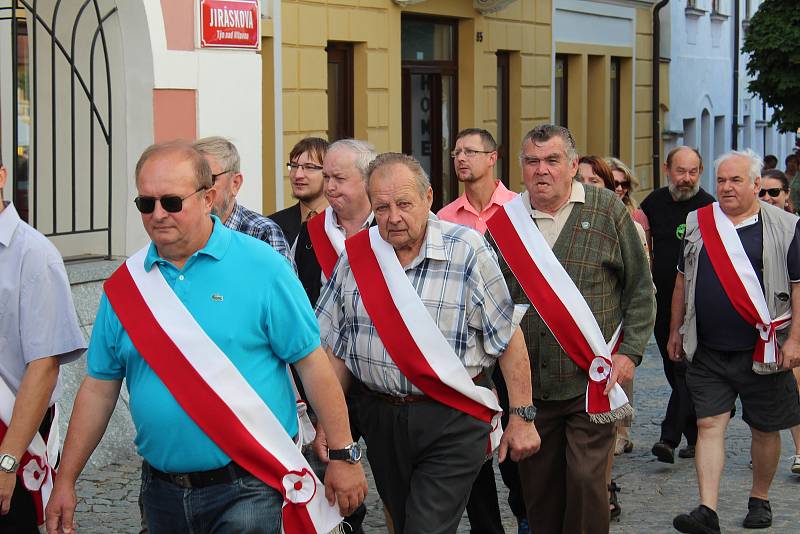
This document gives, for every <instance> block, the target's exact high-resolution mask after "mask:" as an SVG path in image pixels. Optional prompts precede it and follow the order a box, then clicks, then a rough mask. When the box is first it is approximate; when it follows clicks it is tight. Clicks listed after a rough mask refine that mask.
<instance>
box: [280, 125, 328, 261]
mask: <svg viewBox="0 0 800 534" xmlns="http://www.w3.org/2000/svg"><path fill="white" fill-rule="evenodd" d="M327 150H328V142H327V141H326V140H324V139H320V138H319V137H306V138H304V139H301V140H300V141H299V142H298V143H297V144H296V145H294V147H293V148H292V151H291V152H289V163H287V164H286V166H287V167H288V168H289V181H290V183H291V184H292V196H293V197H294V198H296V199H297V204H294V205H292V206H289V207H288V208H286V209H283V210H280V211H278V212H275V213H273V214H272V215H270V216H269V218H270V219H272V220H273V221H275V222H276V223H277V224H278V226H280V227H281V230H283V235H284V236H286V240H287V241H288V242H289V245H291V244H292V243H294V240H295V239H296V238H297V234H298V233H299V232H300V225H301V224H303V222H304V221H307V220H308V219H309V218H310V217H313V216H314V215H316V214H317V213H319V212H321V211H322V210H324V209H325V207H326V206H327V205H328V201H327V200H326V199H325V195H324V193H323V179H322V160H323V159H324V158H325V152H327Z"/></svg>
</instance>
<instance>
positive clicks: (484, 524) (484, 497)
mask: <svg viewBox="0 0 800 534" xmlns="http://www.w3.org/2000/svg"><path fill="white" fill-rule="evenodd" d="M492 382H493V383H494V387H495V389H496V390H497V397H498V400H499V402H500V407H501V408H503V417H502V419H501V424H502V425H503V427H504V428H505V426H506V425H507V424H508V389H507V388H506V382H505V380H504V379H503V373H502V372H501V371H500V366H499V365H496V366H495V368H494V371H493V372H492ZM500 475H501V476H502V477H503V483H504V484H505V485H506V487H507V488H508V505H509V506H510V507H511V512H512V513H513V514H514V517H516V518H521V517H525V503H524V502H523V500H522V487H521V486H520V482H519V470H518V469H517V462H515V461H513V460H511V458H507V459H506V461H505V462H503V463H502V464H500ZM467 516H468V517H469V525H470V532H471V533H472V534H505V530H504V529H503V522H502V520H501V518H500V505H499V504H498V501H497V483H496V482H495V477H494V465H493V463H492V459H491V458H490V459H489V460H487V461H486V463H484V464H483V467H482V468H481V471H480V473H478V478H476V479H475V483H474V484H473V485H472V492H471V493H470V495H469V501H467Z"/></svg>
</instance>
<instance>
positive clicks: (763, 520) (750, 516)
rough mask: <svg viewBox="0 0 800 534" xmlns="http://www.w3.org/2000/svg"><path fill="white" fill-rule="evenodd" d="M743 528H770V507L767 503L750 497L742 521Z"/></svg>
mask: <svg viewBox="0 0 800 534" xmlns="http://www.w3.org/2000/svg"><path fill="white" fill-rule="evenodd" d="M742 526H743V527H744V528H769V527H771V526H772V507H771V506H770V505H769V501H765V500H764V499H758V498H756V497H750V500H749V501H747V517H745V518H744V521H742Z"/></svg>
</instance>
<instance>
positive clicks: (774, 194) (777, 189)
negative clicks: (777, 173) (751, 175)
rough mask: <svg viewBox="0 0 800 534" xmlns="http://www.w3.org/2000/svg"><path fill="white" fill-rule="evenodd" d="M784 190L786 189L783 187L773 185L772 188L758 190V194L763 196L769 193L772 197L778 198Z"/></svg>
mask: <svg viewBox="0 0 800 534" xmlns="http://www.w3.org/2000/svg"><path fill="white" fill-rule="evenodd" d="M782 191H786V190H785V189H783V188H782V187H773V188H772V189H761V190H759V192H758V196H760V197H763V196H766V195H767V193H769V196H771V197H772V198H776V197H777V196H778V195H780V194H781V192H782Z"/></svg>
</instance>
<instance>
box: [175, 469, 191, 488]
mask: <svg viewBox="0 0 800 534" xmlns="http://www.w3.org/2000/svg"><path fill="white" fill-rule="evenodd" d="M172 481H173V482H174V483H175V485H176V486H179V487H181V488H186V489H189V488H191V487H192V480H191V478H189V475H188V474H187V473H178V474H174V475H172Z"/></svg>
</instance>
